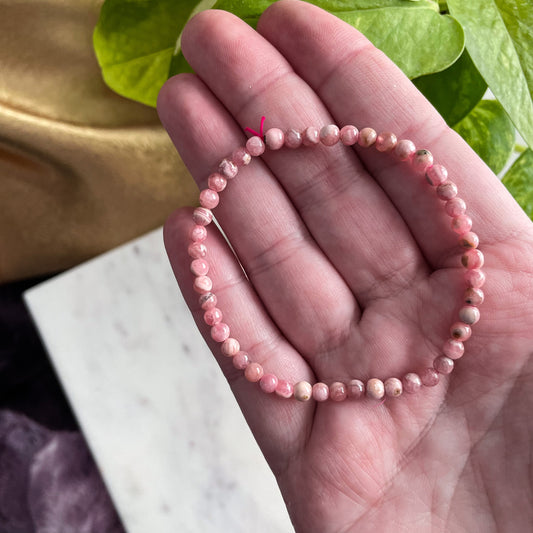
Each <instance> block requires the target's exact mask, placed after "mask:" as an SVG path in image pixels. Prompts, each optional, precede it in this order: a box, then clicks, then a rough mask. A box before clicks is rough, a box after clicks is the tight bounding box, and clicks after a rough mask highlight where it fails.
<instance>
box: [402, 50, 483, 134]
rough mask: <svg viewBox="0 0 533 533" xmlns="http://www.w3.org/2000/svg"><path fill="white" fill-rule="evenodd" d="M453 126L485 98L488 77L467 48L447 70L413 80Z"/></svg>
mask: <svg viewBox="0 0 533 533" xmlns="http://www.w3.org/2000/svg"><path fill="white" fill-rule="evenodd" d="M413 83H414V84H415V85H416V86H417V87H418V90H419V91H421V92H422V93H423V94H424V96H425V97H426V98H427V99H428V100H429V101H430V102H431V103H432V104H433V105H434V106H435V108H436V109H437V111H438V112H439V113H440V114H441V115H442V116H443V118H444V120H446V122H447V123H448V125H449V126H455V124H457V123H458V122H459V121H460V120H461V119H462V118H464V117H465V116H466V115H468V113H470V111H472V109H474V107H475V106H476V104H477V103H478V102H479V101H480V100H481V98H483V95H484V94H485V91H486V89H487V84H486V83H485V80H484V79H483V78H482V77H481V75H480V74H479V72H478V70H477V68H476V66H475V65H474V63H472V60H471V59H470V56H469V55H468V52H467V51H466V50H465V51H464V52H463V53H462V54H461V57H460V58H459V59H458V60H457V61H456V62H455V63H454V64H453V65H452V66H451V67H448V68H447V69H446V70H443V71H442V72H437V73H436V74H429V75H428V76H422V77H420V78H416V79H415V80H413Z"/></svg>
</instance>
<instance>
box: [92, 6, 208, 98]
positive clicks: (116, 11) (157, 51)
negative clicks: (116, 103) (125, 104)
mask: <svg viewBox="0 0 533 533" xmlns="http://www.w3.org/2000/svg"><path fill="white" fill-rule="evenodd" d="M213 3H214V2H205V1H204V2H198V0H179V1H177V0H157V1H151V2H147V1H145V0H106V1H105V2H104V4H103V6H102V10H101V12H100V18H99V20H98V24H97V26H96V28H95V31H94V35H93V44H94V49H95V52H96V57H97V59H98V62H99V64H100V67H101V69H102V75H103V77H104V80H105V82H106V83H107V84H108V85H109V86H110V87H111V88H112V89H113V90H114V91H116V92H117V93H119V94H121V95H122V96H126V97H127V98H131V99H133V100H137V101H138V102H142V103H144V104H147V105H151V106H155V104H156V100H157V94H158V92H159V89H160V88H161V86H162V85H163V83H164V82H165V80H166V79H167V78H168V72H169V65H170V62H171V59H172V56H173V54H174V52H175V48H176V45H177V41H178V39H179V36H180V35H181V31H182V30H183V26H184V25H185V23H186V22H187V20H188V19H189V18H190V16H191V14H192V13H193V11H194V10H195V9H197V8H198V6H202V5H205V4H208V7H211V5H212V4H213Z"/></svg>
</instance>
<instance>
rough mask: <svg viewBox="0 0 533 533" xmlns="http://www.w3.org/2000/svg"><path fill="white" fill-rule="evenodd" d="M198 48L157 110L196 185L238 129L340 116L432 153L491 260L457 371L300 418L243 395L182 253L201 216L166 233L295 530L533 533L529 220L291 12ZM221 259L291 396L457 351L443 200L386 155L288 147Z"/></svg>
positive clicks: (335, 43) (215, 246) (292, 405)
mask: <svg viewBox="0 0 533 533" xmlns="http://www.w3.org/2000/svg"><path fill="white" fill-rule="evenodd" d="M182 45H183V51H184V53H185V55H186V57H187V59H188V61H189V62H190V63H191V65H192V67H193V68H194V70H195V72H196V73H197V75H180V76H177V77H175V78H173V79H171V80H170V81H169V82H168V83H167V84H166V86H165V87H164V88H163V90H162V92H161V95H160V99H159V112H160V116H161V119H162V122H163V124H164V125H165V127H166V128H167V130H168V132H169V134H170V136H171V138H172V139H173V141H174V143H175V145H176V147H177V149H178V150H179V152H180V154H181V156H182V158H183V160H184V161H185V163H186V164H187V166H188V168H189V169H190V171H191V173H192V175H193V177H194V178H195V180H196V181H197V182H198V184H199V186H200V188H205V187H206V180H207V176H208V175H209V174H210V173H211V172H213V171H214V170H215V169H216V166H217V164H218V162H219V161H220V160H221V159H222V158H223V157H225V156H227V155H228V154H230V153H231V152H232V151H233V149H234V148H236V147H238V146H242V145H243V144H244V142H245V140H246V136H245V135H244V133H243V128H244V127H246V126H249V127H252V128H254V129H258V123H259V119H260V117H261V115H266V117H267V127H280V128H282V129H288V128H291V127H294V128H300V129H304V128H305V127H307V126H311V125H313V126H318V127H321V126H323V125H325V124H331V123H335V124H338V125H339V126H342V125H345V124H355V125H356V126H357V127H359V128H362V127H365V126H370V127H373V128H375V129H376V130H378V131H392V132H394V133H396V134H397V135H398V138H404V139H411V140H413V141H414V143H415V144H416V146H417V147H419V148H427V149H429V150H430V151H431V152H432V153H433V155H434V157H435V160H436V161H437V162H440V163H442V164H443V165H444V166H446V167H447V169H448V171H449V173H450V177H451V178H452V179H453V181H455V182H456V183H457V185H458V187H459V193H460V196H461V197H462V198H463V199H464V200H465V201H466V203H467V207H468V213H469V214H470V216H471V217H472V218H473V220H474V228H473V230H474V231H475V232H476V233H478V235H479V237H480V240H481V245H480V249H481V250H482V251H483V253H484V254H485V259H486V261H485V265H486V266H485V268H484V271H485V273H486V275H487V280H488V281H487V284H486V285H485V287H484V290H485V295H486V298H485V303H484V304H483V305H482V306H481V316H482V318H481V321H480V322H479V324H476V325H475V326H474V328H473V329H474V334H473V336H472V339H471V340H469V341H468V342H467V343H466V353H465V355H464V357H463V358H462V359H460V360H459V361H457V364H456V368H455V370H454V372H453V373H452V374H451V375H450V376H441V380H440V383H439V384H438V385H437V386H436V387H433V388H425V387H424V388H422V389H421V390H420V391H419V392H418V393H416V394H412V395H409V394H403V395H402V396H401V397H400V398H394V399H388V400H387V401H385V402H384V403H379V402H375V401H372V400H370V399H363V400H347V401H345V402H342V403H336V402H330V401H328V402H325V403H316V402H314V401H309V402H306V403H300V402H298V401H296V400H294V399H289V400H286V399H283V398H280V397H277V396H276V395H275V394H271V395H268V394H265V393H263V392H262V391H261V390H260V388H259V386H258V385H257V384H251V383H249V382H247V381H246V380H245V379H244V377H243V374H242V372H240V371H236V370H235V369H234V368H233V366H232V364H231V361H230V360H229V359H228V358H225V357H223V356H221V355H220V347H219V345H217V344H216V343H214V342H212V341H211V340H210V338H209V328H208V327H207V326H206V325H205V324H204V323H203V320H202V315H203V311H201V310H200V309H199V306H198V303H197V300H198V295H197V294H195V293H194V292H193V290H192V279H193V278H192V275H191V274H190V271H189V264H190V258H189V257H188V255H187V244H188V242H189V231H190V229H191V227H192V221H191V217H190V215H191V210H182V211H178V212H177V213H176V214H175V215H173V216H172V217H171V218H170V219H169V221H168V223H167V225H166V227H165V242H166V247H167V250H168V254H169V257H170V260H171V263H172V266H173V269H174V272H175V275H176V278H177V280H178V282H179V284H180V286H181V289H182V292H183V294H184V296H185V298H186V300H187V302H188V303H189V305H190V307H191V310H192V312H193V314H194V316H195V318H196V320H197V323H198V327H199V328H200V330H201V332H202V333H203V334H204V335H205V337H206V339H207V341H208V343H209V345H210V346H211V348H212V349H213V352H214V354H215V357H217V359H218V361H219V363H220V366H221V367H222V370H223V371H224V373H225V375H226V376H227V378H228V380H229V381H230V384H231V387H232V389H233V391H234V393H235V396H236V398H237V401H238V402H239V404H240V406H241V408H242V411H243V413H244V415H245V417H246V419H247V421H248V423H249V425H250V427H251V429H252V431H253V432H254V435H255V437H256V439H257V441H258V443H259V445H260V446H261V448H262V450H263V452H264V454H265V457H266V459H267V461H268V462H269V464H270V466H271V468H272V470H273V471H274V474H275V475H276V477H277V480H278V483H279V486H280V488H281V491H282V493H283V496H284V498H285V502H286V504H287V507H288V510H289V513H290V515H291V518H292V520H293V523H294V525H295V528H296V530H297V531H298V532H305V533H313V532H317V533H329V532H349V531H357V532H365V531H371V532H385V531H409V532H416V531H422V532H426V531H443V532H444V531H446V532H450V531H451V532H459V531H460V532H462V531H468V532H474V531H483V532H484V533H485V532H489V531H496V530H498V531H509V532H522V531H529V530H530V529H531V523H532V520H533V510H532V505H531V503H532V501H533V500H532V481H531V480H532V479H533V477H532V471H531V463H530V460H531V454H532V449H531V442H532V440H533V434H532V426H533V419H532V417H531V409H532V407H533V386H532V382H531V379H528V377H531V373H532V368H533V365H532V361H531V353H532V352H533V342H532V341H533V309H532V295H533V276H532V273H533V225H532V224H531V222H530V221H529V219H528V218H527V217H526V216H525V215H524V213H523V212H522V211H521V209H520V208H519V207H518V206H517V205H516V203H515V202H514V200H513V199H512V198H511V197H510V195H509V194H508V193H507V191H506V190H505V188H504V187H503V186H502V185H501V184H500V182H499V181H498V179H497V178H496V177H495V176H494V175H493V174H492V173H491V172H490V171H489V170H488V168H487V167H486V166H485V165H484V164H483V163H482V162H481V161H480V160H479V158H478V157H477V156H476V155H475V154H474V153H473V152H472V150H471V149H470V148H469V147H468V146H467V145H466V144H465V143H464V142H463V141H462V139H461V138H460V137H459V136H458V135H457V134H455V133H454V132H453V131H452V130H450V129H449V128H448V127H447V126H446V124H445V123H444V121H443V120H442V119H441V117H440V116H439V115H438V114H437V112H436V111H435V110H434V109H433V108H432V107H431V105H430V104H429V103H428V102H427V101H426V100H425V99H424V98H423V97H422V96H421V95H420V94H419V93H418V91H417V90H416V89H415V88H414V86H413V85H412V84H411V83H410V82H409V80H408V79H406V78H405V77H404V75H403V74H402V73H401V72H400V71H399V70H398V69H397V68H396V67H395V66H394V65H393V64H392V63H391V62H390V61H389V60H388V59H387V58H386V57H385V56H384V55H383V54H382V53H381V52H379V51H378V50H376V49H375V48H374V47H373V46H372V45H371V44H370V43H369V42H368V41H367V40H366V39H365V38H364V37H363V36H361V35H360V34H359V33H358V32H357V31H356V30H354V29H353V28H351V27H349V26H347V25H346V24H344V23H343V22H341V21H340V20H338V19H336V18H335V17H333V16H331V15H328V14H327V13H325V12H324V11H322V10H320V9H318V8H316V7H313V6H310V5H307V4H304V3H301V2H297V1H290V0H289V1H286V0H282V1H280V2H277V3H276V4H274V5H273V6H272V7H270V8H269V9H268V10H267V11H266V12H265V14H264V15H263V16H262V18H261V20H260V23H259V26H258V31H257V32H255V31H254V30H252V29H251V28H250V27H248V26H247V25H246V24H244V23H243V22H242V21H240V20H239V19H237V18H235V17H234V16H232V15H230V14H228V13H224V12H220V11H207V12H203V13H201V14H200V15H198V16H196V17H195V18H193V19H192V20H191V22H190V23H189V24H188V26H187V28H186V31H185V33H184V35H183V41H182ZM221 195H222V201H221V204H220V206H219V207H217V208H216V210H215V214H216V217H217V219H218V220H219V222H220V223H221V226H222V227H223V229H224V231H225V233H226V235H227V236H228V238H229V240H230V241H231V243H232V246H233V247H234V249H235V251H236V253H237V255H238V257H239V260H240V262H241V263H242V265H243V267H244V270H245V271H246V276H245V275H244V273H243V272H242V269H241V268H240V266H239V264H238V262H237V261H236V259H235V258H234V256H233V254H232V252H231V251H230V248H229V247H228V245H227V244H226V243H225V241H224V239H223V238H222V237H221V235H220V234H219V233H217V232H216V229H215V228H214V226H213V225H211V226H209V237H208V241H207V247H208V250H209V256H208V260H209V263H210V265H211V270H210V274H209V275H210V277H211V278H212V279H213V282H214V292H216V294H217V296H218V300H219V305H218V307H220V308H221V309H222V311H223V312H224V321H225V322H227V323H228V324H229V325H230V327H231V332H232V336H234V337H235V338H237V339H238V340H239V341H240V343H241V346H242V348H243V349H244V350H246V351H248V352H249V353H250V354H251V357H252V359H253V360H254V361H257V362H259V363H261V364H262V365H263V367H264V368H265V371H267V372H272V373H274V374H276V375H277V376H279V377H282V378H285V379H288V380H290V381H291V382H293V383H294V382H296V381H300V380H308V381H310V382H315V381H323V382H325V383H331V382H333V381H346V380H348V379H351V378H354V377H359V378H362V379H368V378H370V377H379V378H386V377H390V376H397V377H402V376H403V375H404V374H405V373H407V372H410V371H416V370H418V369H421V368H424V367H429V366H431V364H432V361H433V359H434V358H435V357H436V356H437V355H439V354H440V353H441V348H442V345H443V343H444V341H445V340H446V338H447V336H448V330H449V327H450V325H451V324H452V322H454V321H455V320H456V317H457V309H458V305H459V303H460V302H461V299H462V295H463V292H464V282H463V269H462V267H460V262H459V257H460V255H461V251H460V249H459V247H458V245H457V236H456V235H455V234H454V233H453V232H452V231H451V230H450V228H449V223H450V219H449V217H447V215H446V214H445V213H444V211H443V208H442V205H443V203H442V201H440V200H438V199H437V198H436V195H435V193H434V190H433V189H432V187H430V186H429V185H427V184H426V183H425V181H424V180H423V178H421V177H420V176H416V175H414V174H413V172H412V170H411V169H410V167H409V165H407V164H405V163H401V162H397V161H395V160H394V158H393V156H391V155H387V154H380V153H378V152H377V151H376V150H375V149H374V148H369V149H359V148H356V149H352V148H347V147H344V146H340V145H339V146H335V147H333V148H325V147H316V148H300V149H298V150H294V151H291V150H290V149H282V150H280V151H277V152H268V153H266V154H265V155H264V156H263V157H262V159H255V158H254V160H253V161H252V164H251V165H249V166H248V167H244V168H242V169H241V171H240V172H239V175H238V176H237V178H235V179H234V180H233V181H231V182H230V183H229V185H228V187H227V189H226V190H225V191H224V192H222V193H221Z"/></svg>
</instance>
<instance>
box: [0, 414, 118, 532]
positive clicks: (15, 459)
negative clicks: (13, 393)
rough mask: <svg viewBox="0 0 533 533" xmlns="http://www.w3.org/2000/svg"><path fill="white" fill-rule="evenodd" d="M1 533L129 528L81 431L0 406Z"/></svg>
mask: <svg viewBox="0 0 533 533" xmlns="http://www.w3.org/2000/svg"><path fill="white" fill-rule="evenodd" d="M0 533H124V528H123V527H122V525H121V522H120V519H119V517H118V515H117V513H116V511H115V509H114V507H113V503H112V502H111V499H110V497H109V494H108V492H107V489H106V487H105V485H104V483H103V481H102V478H101V476H100V473H99V472H98V469H97V467H96V465H95V463H94V461H93V459H92V457H91V454H90V452H89V450H88V448H87V445H86V444H85V440H84V439H83V437H82V436H81V434H80V433H78V432H71V431H51V430H48V429H46V428H44V427H42V426H40V425H39V424H37V423H35V422H33V421H31V420H30V419H29V418H27V417H25V416H24V415H20V414H17V413H12V412H10V411H0Z"/></svg>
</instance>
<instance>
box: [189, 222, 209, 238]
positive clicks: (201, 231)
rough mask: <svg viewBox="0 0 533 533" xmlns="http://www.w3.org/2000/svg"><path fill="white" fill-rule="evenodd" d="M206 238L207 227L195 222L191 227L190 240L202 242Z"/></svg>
mask: <svg viewBox="0 0 533 533" xmlns="http://www.w3.org/2000/svg"><path fill="white" fill-rule="evenodd" d="M206 238H207V229H206V227H205V226H200V225H199V224H196V225H195V226H193V227H192V229H191V240H192V241H193V242H203V241H205V240H206Z"/></svg>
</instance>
